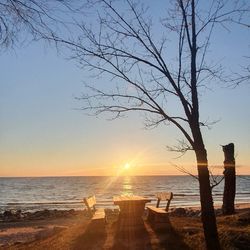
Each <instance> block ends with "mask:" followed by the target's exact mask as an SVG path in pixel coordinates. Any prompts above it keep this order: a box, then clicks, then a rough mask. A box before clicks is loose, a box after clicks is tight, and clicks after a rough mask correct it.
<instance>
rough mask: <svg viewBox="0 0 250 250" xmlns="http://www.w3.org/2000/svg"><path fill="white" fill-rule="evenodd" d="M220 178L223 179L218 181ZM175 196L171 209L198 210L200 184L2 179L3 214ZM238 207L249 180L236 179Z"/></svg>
mask: <svg viewBox="0 0 250 250" xmlns="http://www.w3.org/2000/svg"><path fill="white" fill-rule="evenodd" d="M219 178H220V177H219ZM223 189H224V182H223V181H222V182H221V184H220V185H218V186H216V187H215V188H213V199H214V203H215V205H220V204H222V197H223ZM166 191H167V192H169V191H171V192H173V194H174V198H173V200H172V201H171V207H189V206H199V205H200V200H199V184H198V181H197V180H196V178H194V177H191V176H120V177H106V176H105V177H104V176H77V177H72V176H70V177H18V178H10V177H1V178H0V212H1V213H2V212H4V211H6V210H19V209H20V210H22V211H23V212H34V211H37V210H43V209H58V210H65V209H67V210H68V209H75V210H82V209H84V204H83V198H84V197H88V196H90V195H93V194H94V195H96V200H97V206H100V207H106V208H115V207H114V205H113V196H116V195H140V196H145V197H148V198H151V199H152V202H151V203H155V202H156V199H155V193H157V192H166ZM235 201H236V203H250V176H237V177H236V199H235Z"/></svg>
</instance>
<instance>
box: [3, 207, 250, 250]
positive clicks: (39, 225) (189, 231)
mask: <svg viewBox="0 0 250 250" xmlns="http://www.w3.org/2000/svg"><path fill="white" fill-rule="evenodd" d="M236 211H237V212H236V214H235V215H231V216H223V215H221V213H220V209H219V208H217V209H216V213H217V224H218V231H219V236H220V241H221V245H222V247H223V249H249V248H250V204H237V205H236ZM106 212H107V219H108V220H107V223H106V224H103V225H100V224H96V225H95V224H93V223H91V220H90V218H88V217H87V216H86V211H85V210H83V211H74V210H70V211H48V210H46V211H38V212H36V214H35V213H30V214H29V215H28V216H27V215H26V216H21V218H16V219H15V218H14V217H13V218H12V219H11V218H9V221H8V219H6V218H5V220H3V219H2V221H1V222H0V228H1V229H0V249H30V250H31V249H45V248H46V249H76V250H77V249H79V250H80V249H117V250H119V249H131V250H132V249H176V250H177V249H204V247H205V245H204V237H203V231H202V225H201V221H200V215H199V209H198V208H188V209H187V208H186V209H172V213H171V214H170V218H169V223H167V224H165V225H163V226H161V227H160V228H158V227H153V226H152V225H151V224H149V223H148V222H147V221H146V220H145V218H144V220H143V224H142V225H141V226H140V227H137V226H134V227H130V228H125V229H124V228H122V227H121V226H120V225H119V223H118V222H117V217H118V216H117V215H118V214H117V211H113V210H108V211H106ZM2 218H3V216H2Z"/></svg>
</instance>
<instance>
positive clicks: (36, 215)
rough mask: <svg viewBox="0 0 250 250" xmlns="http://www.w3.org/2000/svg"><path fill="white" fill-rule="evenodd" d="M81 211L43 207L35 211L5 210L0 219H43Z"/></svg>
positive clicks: (68, 215)
mask: <svg viewBox="0 0 250 250" xmlns="http://www.w3.org/2000/svg"><path fill="white" fill-rule="evenodd" d="M79 212H81V213H82V211H75V210H74V209H70V210H57V209H54V210H48V209H44V210H41V211H35V212H22V211H21V210H6V211H4V212H3V213H2V214H0V220H1V221H8V222H14V221H21V220H45V219H48V218H52V219H53V218H60V217H70V216H74V215H76V214H77V213H79Z"/></svg>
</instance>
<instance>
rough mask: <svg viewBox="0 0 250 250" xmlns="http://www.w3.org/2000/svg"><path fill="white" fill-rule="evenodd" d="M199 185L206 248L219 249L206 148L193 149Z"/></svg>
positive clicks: (210, 249) (209, 249)
mask: <svg viewBox="0 0 250 250" xmlns="http://www.w3.org/2000/svg"><path fill="white" fill-rule="evenodd" d="M195 154H196V159H197V168H198V176H199V185H200V202H201V219H202V223H203V229H204V236H205V240H206V246H207V249H208V250H218V249H220V243H219V237H218V231H217V224H216V217H215V213H214V206H213V197H212V190H211V186H210V180H209V171H208V162H207V152H206V149H205V148H203V149H202V150H195Z"/></svg>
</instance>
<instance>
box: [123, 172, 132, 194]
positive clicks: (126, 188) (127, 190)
mask: <svg viewBox="0 0 250 250" xmlns="http://www.w3.org/2000/svg"><path fill="white" fill-rule="evenodd" d="M132 189H133V186H132V182H131V177H130V176H124V178H123V183H122V195H133V191H132Z"/></svg>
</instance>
